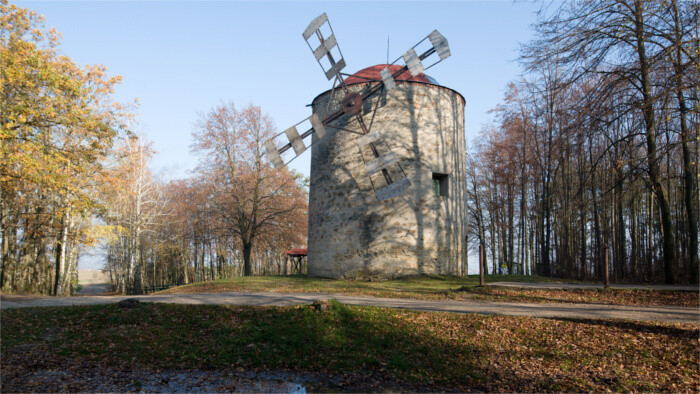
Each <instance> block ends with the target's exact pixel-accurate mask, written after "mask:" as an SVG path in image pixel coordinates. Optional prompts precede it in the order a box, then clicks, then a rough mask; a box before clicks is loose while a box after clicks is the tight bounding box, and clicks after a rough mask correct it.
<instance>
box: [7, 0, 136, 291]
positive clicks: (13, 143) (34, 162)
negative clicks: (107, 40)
mask: <svg viewBox="0 0 700 394" xmlns="http://www.w3.org/2000/svg"><path fill="white" fill-rule="evenodd" d="M119 80H120V78H119V77H108V76H107V74H106V70H105V68H104V67H102V66H86V67H84V68H80V67H78V66H76V65H75V64H74V63H73V62H72V61H71V59H69V58H68V57H66V56H63V55H61V54H60V48H59V36H58V33H56V32H55V31H54V30H53V29H47V28H45V27H44V25H43V18H42V17H40V16H39V15H37V14H36V13H34V12H32V11H30V10H27V9H23V8H20V7H17V6H15V5H11V4H9V3H8V2H7V1H6V0H0V157H1V160H0V236H1V237H2V253H1V256H0V258H1V260H0V267H1V269H0V287H1V288H2V289H3V291H28V292H42V293H53V294H56V295H64V294H68V293H72V292H73V291H74V290H75V286H76V281H75V272H76V269H77V259H78V253H79V244H80V242H81V236H80V231H79V229H81V228H82V227H81V223H83V224H84V223H86V222H85V220H84V218H85V217H88V216H90V215H91V214H93V213H95V212H96V211H97V210H98V208H99V207H98V204H97V203H96V201H97V199H96V185H95V180H96V179H98V178H99V175H100V173H101V172H102V171H103V168H102V165H101V163H102V162H103V160H104V158H105V157H106V155H107V154H108V152H109V151H110V149H111V147H112V143H113V140H114V138H115V137H116V136H117V135H118V134H119V133H120V132H121V131H122V130H123V126H124V120H125V117H126V115H127V113H126V111H125V108H124V107H122V106H120V105H118V104H117V103H115V102H114V101H113V100H112V99H111V93H112V90H113V88H114V86H115V85H116V84H117V83H118V82H119Z"/></svg>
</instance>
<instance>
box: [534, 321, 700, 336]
mask: <svg viewBox="0 0 700 394" xmlns="http://www.w3.org/2000/svg"><path fill="white" fill-rule="evenodd" d="M548 319H549V320H559V321H565V322H571V323H580V324H587V325H596V326H601V327H614V328H618V329H622V330H628V331H635V332H644V333H654V334H660V335H664V336H667V337H669V338H674V339H689V340H693V339H697V338H698V337H700V328H699V327H697V326H696V327H693V328H690V325H688V326H689V328H680V327H677V326H675V327H674V326H671V325H665V324H664V323H658V322H656V323H645V322H638V321H626V320H592V319H575V318H548Z"/></svg>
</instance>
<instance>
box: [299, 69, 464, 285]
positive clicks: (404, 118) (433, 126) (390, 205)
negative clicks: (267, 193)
mask: <svg viewBox="0 0 700 394" xmlns="http://www.w3.org/2000/svg"><path fill="white" fill-rule="evenodd" d="M370 84H371V83H370V82H367V83H358V84H353V85H351V86H350V89H351V90H352V91H355V92H358V93H361V92H362V91H363V90H365V89H368V88H369V87H370ZM330 97H331V92H330V91H327V92H324V93H322V94H320V95H319V96H317V97H316V98H315V99H314V101H313V104H312V105H313V111H314V112H315V113H317V114H318V115H319V116H320V117H321V118H323V115H324V114H325V113H326V112H327V111H328V112H327V113H331V112H332V111H334V110H336V109H337V107H336V105H337V104H333V103H334V102H331V105H330V107H328V101H329V99H330ZM377 100H379V107H378V109H377V112H376V115H375V119H374V123H373V125H372V129H371V131H379V132H380V133H381V134H382V135H383V137H384V141H385V142H386V145H388V146H383V147H380V148H379V149H384V150H385V151H388V150H390V151H391V152H393V154H394V155H396V156H397V157H398V158H399V160H400V163H401V166H402V167H403V170H404V172H405V174H406V176H407V178H409V179H410V181H411V183H412V185H411V186H410V187H409V188H408V189H407V190H406V191H404V193H403V194H401V195H399V196H398V197H394V198H391V199H388V200H384V201H377V199H376V198H375V195H374V189H376V188H379V187H381V186H383V185H382V184H381V183H382V182H383V178H382V177H381V176H380V177H376V176H375V177H372V178H370V176H368V175H367V172H366V169H365V162H366V161H368V160H370V159H371V158H372V157H371V156H370V155H371V151H368V150H367V148H364V150H363V148H360V147H359V146H358V144H357V143H356V140H357V138H359V137H360V136H361V134H360V133H359V130H360V127H359V125H358V124H356V123H357V122H356V120H355V119H354V118H351V117H350V116H347V115H346V116H343V117H342V118H340V119H338V120H336V121H335V122H334V123H333V125H336V126H339V127H343V128H346V129H350V130H358V133H353V132H351V131H347V130H340V131H339V130H337V129H334V128H331V127H328V128H327V132H328V135H327V136H326V137H325V138H323V139H321V140H318V141H316V140H314V145H313V147H312V153H311V184H310V195H309V244H308V274H309V275H310V276H319V277H328V278H354V279H377V278H391V277H396V276H402V275H410V274H441V273H450V274H462V273H466V271H467V269H466V253H465V251H466V229H465V222H466V215H467V211H466V202H465V201H466V199H465V193H466V174H465V171H466V163H465V160H466V143H465V135H464V107H465V100H464V98H463V97H462V96H461V95H460V94H459V93H458V92H456V91H454V90H451V89H449V88H446V87H443V86H439V85H436V84H432V83H425V82H410V81H397V87H396V88H395V89H392V90H390V91H388V92H387V91H386V90H384V92H383V94H382V95H381V96H379V97H377V96H376V95H375V96H374V98H373V99H372V101H371V102H365V103H364V106H363V114H364V119H365V123H367V124H369V121H370V119H371V116H372V110H373V105H375V104H376V101H377ZM314 138H315V136H314ZM383 153H386V152H380V154H383ZM375 175H376V174H375ZM392 176H399V174H392ZM370 179H371V180H372V182H374V188H373V187H372V183H371V181H370Z"/></svg>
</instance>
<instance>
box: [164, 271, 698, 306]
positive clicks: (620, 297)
mask: <svg viewBox="0 0 700 394" xmlns="http://www.w3.org/2000/svg"><path fill="white" fill-rule="evenodd" d="M501 281H507V282H559V280H557V279H552V278H546V277H541V276H522V275H486V276H485V282H486V283H487V284H488V283H490V282H501ZM478 284H479V277H478V275H470V276H467V277H459V276H450V275H423V276H412V277H406V278H401V279H396V280H388V281H377V282H365V281H350V280H334V279H322V278H308V277H306V276H301V275H298V276H249V277H235V278H229V279H221V280H216V281H209V282H199V283H192V284H189V285H183V286H178V287H173V288H170V289H167V290H164V291H161V292H159V293H157V294H195V293H221V292H230V291H250V292H278V293H330V294H346V295H361V296H373V297H388V298H414V299H427V300H443V299H445V300H497V301H506V302H576V303H596V304H611V305H664V306H682V307H698V306H700V301H699V298H698V293H697V292H687V291H685V292H684V291H658V290H619V289H615V290H613V289H608V290H533V289H500V288H489V287H486V288H481V287H479V286H478Z"/></svg>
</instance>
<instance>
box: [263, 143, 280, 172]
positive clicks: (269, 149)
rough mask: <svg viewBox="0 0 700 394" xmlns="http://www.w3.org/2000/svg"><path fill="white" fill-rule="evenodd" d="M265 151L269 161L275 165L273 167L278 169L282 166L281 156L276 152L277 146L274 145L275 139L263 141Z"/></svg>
mask: <svg viewBox="0 0 700 394" xmlns="http://www.w3.org/2000/svg"><path fill="white" fill-rule="evenodd" d="M265 151H266V153H267V159H268V160H270V163H272V165H273V166H275V168H277V169H278V170H279V169H281V168H282V167H284V162H283V161H282V157H281V156H280V154H279V153H278V152H277V148H276V147H275V141H273V140H272V138H270V139H269V140H267V141H265Z"/></svg>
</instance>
